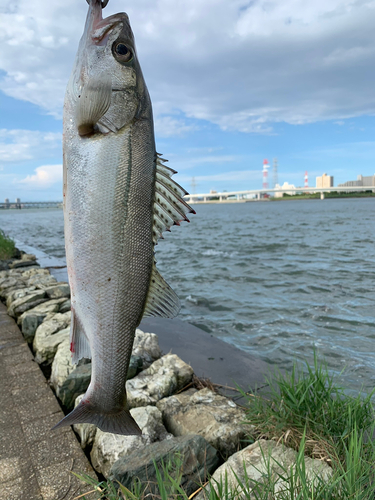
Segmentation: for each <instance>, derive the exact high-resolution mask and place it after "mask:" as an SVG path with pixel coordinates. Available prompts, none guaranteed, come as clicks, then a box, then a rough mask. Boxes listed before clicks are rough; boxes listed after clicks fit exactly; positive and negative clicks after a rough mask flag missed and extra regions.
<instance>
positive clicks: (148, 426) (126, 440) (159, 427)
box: [90, 406, 172, 476]
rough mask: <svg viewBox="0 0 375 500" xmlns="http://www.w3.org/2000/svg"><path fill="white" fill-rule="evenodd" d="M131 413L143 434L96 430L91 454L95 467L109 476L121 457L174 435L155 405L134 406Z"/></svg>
mask: <svg viewBox="0 0 375 500" xmlns="http://www.w3.org/2000/svg"><path fill="white" fill-rule="evenodd" d="M130 413H131V414H132V416H133V418H134V419H135V421H136V422H137V424H138V425H139V427H140V428H141V430H142V433H143V434H142V436H120V435H119V434H111V433H109V432H103V431H101V430H100V429H98V430H97V431H96V434H95V439H94V443H93V447H92V450H91V454H90V456H91V461H92V464H93V466H94V468H95V469H96V470H97V471H99V472H101V473H102V474H103V475H104V476H108V474H109V470H110V468H111V466H112V465H113V464H114V463H115V462H116V460H118V459H119V458H120V457H122V456H124V455H128V454H129V453H130V452H132V451H134V450H139V449H141V448H143V447H144V446H146V445H147V444H150V443H151V442H153V441H155V440H158V439H164V438H168V437H172V436H170V435H168V433H167V431H166V430H165V427H164V425H163V422H162V415H161V413H160V411H159V410H158V409H157V408H155V407H154V406H151V407H150V406H145V407H143V408H134V409H132V410H130Z"/></svg>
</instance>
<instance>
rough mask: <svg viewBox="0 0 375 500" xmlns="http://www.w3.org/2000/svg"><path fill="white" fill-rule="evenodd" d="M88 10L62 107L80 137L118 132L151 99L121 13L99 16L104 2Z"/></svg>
mask: <svg viewBox="0 0 375 500" xmlns="http://www.w3.org/2000/svg"><path fill="white" fill-rule="evenodd" d="M88 3H89V10H88V14H87V19H86V24H85V29H84V33H83V36H82V38H81V41H80V44H79V48H78V53H77V57H76V61H75V66H74V69H73V72H72V76H71V78H70V81H69V84H68V88H67V92H66V100H65V105H64V107H65V113H66V114H67V115H68V116H69V117H70V121H71V123H73V127H74V128H75V130H76V131H77V133H78V134H79V135H80V136H81V137H91V136H92V135H94V134H97V133H101V134H108V133H110V132H114V133H117V132H118V131H119V130H121V129H122V128H123V127H126V126H129V125H130V124H131V123H132V122H133V120H134V119H136V118H137V117H141V115H144V114H147V113H148V114H150V113H152V111H151V101H150V98H149V95H148V91H147V87H146V84H145V82H144V79H143V75H142V70H141V67H140V64H139V61H138V57H137V53H136V48H135V42H134V35H133V32H132V29H131V27H130V23H129V17H128V16H127V14H125V13H119V14H115V15H113V16H109V17H108V18H105V19H103V17H102V9H103V7H104V6H105V5H106V3H107V2H101V1H100V0H88Z"/></svg>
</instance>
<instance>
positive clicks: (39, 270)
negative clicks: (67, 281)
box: [14, 267, 51, 279]
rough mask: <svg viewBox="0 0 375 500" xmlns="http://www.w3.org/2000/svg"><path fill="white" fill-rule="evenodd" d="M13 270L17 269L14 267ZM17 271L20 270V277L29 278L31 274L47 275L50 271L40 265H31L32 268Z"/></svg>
mask: <svg viewBox="0 0 375 500" xmlns="http://www.w3.org/2000/svg"><path fill="white" fill-rule="evenodd" d="M14 271H17V269H14ZM19 271H21V272H22V278H24V279H29V278H31V277H32V276H36V275H38V276H49V275H51V273H50V272H49V270H48V269H44V268H42V267H33V268H32V269H27V271H24V270H23V269H20V270H19Z"/></svg>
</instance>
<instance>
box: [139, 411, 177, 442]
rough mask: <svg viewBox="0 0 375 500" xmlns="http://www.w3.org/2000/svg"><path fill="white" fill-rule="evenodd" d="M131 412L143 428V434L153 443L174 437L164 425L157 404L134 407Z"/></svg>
mask: <svg viewBox="0 0 375 500" xmlns="http://www.w3.org/2000/svg"><path fill="white" fill-rule="evenodd" d="M130 413H131V414H132V416H133V418H134V420H135V421H136V422H137V424H138V425H139V427H140V429H141V430H142V434H143V435H145V436H148V438H149V440H150V442H151V443H153V442H155V441H163V440H164V439H171V438H173V436H172V434H170V433H169V432H167V430H166V428H165V427H164V424H163V416H162V414H161V411H160V410H158V409H157V408H156V406H142V407H141V408H133V409H132V410H130Z"/></svg>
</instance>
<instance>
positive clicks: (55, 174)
mask: <svg viewBox="0 0 375 500" xmlns="http://www.w3.org/2000/svg"><path fill="white" fill-rule="evenodd" d="M35 172H36V173H35V174H34V175H28V176H27V177H26V178H25V179H22V180H20V181H17V184H22V185H24V186H25V187H27V188H29V189H45V188H49V187H51V186H52V185H53V184H56V183H58V182H59V183H62V165H43V166H41V167H37V168H36V169H35Z"/></svg>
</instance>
